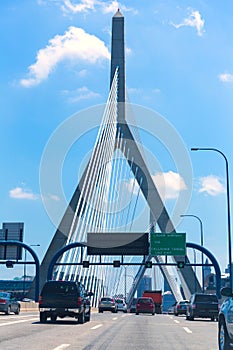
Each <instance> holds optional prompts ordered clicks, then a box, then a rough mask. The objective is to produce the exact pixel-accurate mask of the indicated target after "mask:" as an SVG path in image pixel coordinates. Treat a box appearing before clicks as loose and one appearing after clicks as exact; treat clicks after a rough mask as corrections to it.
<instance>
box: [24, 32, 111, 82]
mask: <svg viewBox="0 0 233 350" xmlns="http://www.w3.org/2000/svg"><path fill="white" fill-rule="evenodd" d="M105 59H110V53H109V51H108V49H107V47H106V46H105V44H104V42H103V41H101V40H100V39H99V38H97V37H96V36H94V35H90V34H88V33H86V32H85V31H84V30H83V29H81V28H76V27H70V28H69V30H68V31H67V32H65V34H64V35H56V36H55V37H54V38H53V39H51V40H50V41H49V45H47V46H46V47H45V48H44V49H40V50H39V52H38V54H37V60H36V63H34V64H33V65H31V66H30V67H29V74H28V77H27V78H25V79H22V80H21V82H20V83H21V85H23V86H24V87H31V86H33V85H38V84H39V83H41V82H42V81H43V80H45V79H47V78H48V76H49V74H50V73H51V72H52V71H53V70H54V68H55V67H56V66H57V65H58V63H60V62H61V61H64V60H76V61H84V62H86V63H90V64H94V63H96V62H98V61H100V60H105Z"/></svg>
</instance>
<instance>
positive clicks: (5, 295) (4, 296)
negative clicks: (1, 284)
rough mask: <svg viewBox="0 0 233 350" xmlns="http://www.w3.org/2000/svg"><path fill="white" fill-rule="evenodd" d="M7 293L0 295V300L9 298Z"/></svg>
mask: <svg viewBox="0 0 233 350" xmlns="http://www.w3.org/2000/svg"><path fill="white" fill-rule="evenodd" d="M9 297H10V295H9V293H0V298H9Z"/></svg>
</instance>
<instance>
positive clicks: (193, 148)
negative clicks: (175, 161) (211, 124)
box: [191, 147, 200, 151]
mask: <svg viewBox="0 0 233 350" xmlns="http://www.w3.org/2000/svg"><path fill="white" fill-rule="evenodd" d="M199 149H200V148H197V147H192V148H191V151H199Z"/></svg>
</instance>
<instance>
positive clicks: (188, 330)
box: [183, 327, 193, 333]
mask: <svg viewBox="0 0 233 350" xmlns="http://www.w3.org/2000/svg"><path fill="white" fill-rule="evenodd" d="M183 329H184V330H185V332H186V333H193V332H192V331H191V329H189V328H188V327H183Z"/></svg>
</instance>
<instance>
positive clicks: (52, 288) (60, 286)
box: [42, 282, 78, 295]
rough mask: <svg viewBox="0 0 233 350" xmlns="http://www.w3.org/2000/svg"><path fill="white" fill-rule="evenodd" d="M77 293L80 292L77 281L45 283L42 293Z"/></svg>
mask: <svg viewBox="0 0 233 350" xmlns="http://www.w3.org/2000/svg"><path fill="white" fill-rule="evenodd" d="M44 293H46V294H76V295H77V293H78V288H77V286H76V284H75V283H72V284H70V283H69V284H68V283H66V282H62V283H61V282H59V283H47V284H45V286H44V288H43V290H42V294H44Z"/></svg>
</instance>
